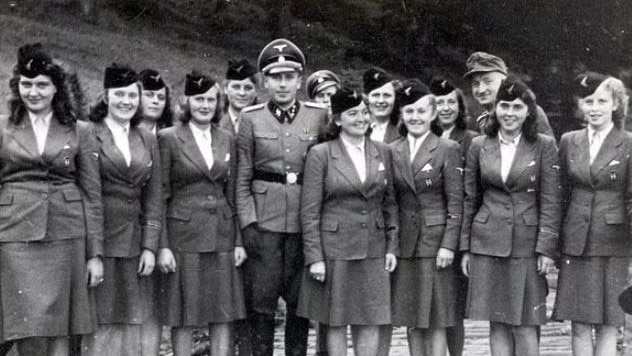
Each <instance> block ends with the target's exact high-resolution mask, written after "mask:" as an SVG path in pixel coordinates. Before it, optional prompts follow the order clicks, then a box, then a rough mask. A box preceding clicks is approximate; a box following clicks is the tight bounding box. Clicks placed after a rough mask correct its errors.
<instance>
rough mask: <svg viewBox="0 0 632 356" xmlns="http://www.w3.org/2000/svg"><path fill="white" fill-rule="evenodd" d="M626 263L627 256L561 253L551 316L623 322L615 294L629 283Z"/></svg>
mask: <svg viewBox="0 0 632 356" xmlns="http://www.w3.org/2000/svg"><path fill="white" fill-rule="evenodd" d="M629 263H630V258H628V257H570V256H564V257H563V258H562V262H561V266H560V275H559V279H558V282H557V295H556V298H555V307H554V309H553V319H554V320H570V321H574V322H579V323H585V324H605V325H613V326H623V321H624V316H625V314H624V312H623V310H622V309H621V307H620V306H619V303H618V297H619V294H620V293H621V292H623V290H624V289H625V287H626V286H627V285H628V279H627V277H628V264H629Z"/></svg>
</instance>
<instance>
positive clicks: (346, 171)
mask: <svg viewBox="0 0 632 356" xmlns="http://www.w3.org/2000/svg"><path fill="white" fill-rule="evenodd" d="M331 157H332V158H333V159H334V167H335V168H336V170H338V172H340V173H341V175H342V176H343V177H344V178H345V179H346V180H348V181H349V183H351V185H353V186H354V187H355V188H356V189H357V190H358V191H359V192H361V193H362V194H364V187H363V184H362V181H360V176H359V175H358V172H357V171H356V169H355V166H354V165H353V161H351V158H350V157H349V154H348V153H347V150H346V149H345V147H344V144H343V143H342V140H341V139H340V138H338V139H337V140H335V141H333V142H332V145H331ZM367 169H368V167H367Z"/></svg>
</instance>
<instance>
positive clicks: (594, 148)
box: [590, 131, 600, 165]
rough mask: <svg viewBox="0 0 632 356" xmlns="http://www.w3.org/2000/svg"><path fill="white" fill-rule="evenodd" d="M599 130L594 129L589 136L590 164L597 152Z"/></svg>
mask: <svg viewBox="0 0 632 356" xmlns="http://www.w3.org/2000/svg"><path fill="white" fill-rule="evenodd" d="M599 148H600V146H599V132H598V131H595V132H593V134H592V137H591V138H590V164H591V165H592V164H593V162H594V161H595V157H597V153H599Z"/></svg>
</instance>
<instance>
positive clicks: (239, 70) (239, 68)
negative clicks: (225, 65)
mask: <svg viewBox="0 0 632 356" xmlns="http://www.w3.org/2000/svg"><path fill="white" fill-rule="evenodd" d="M242 69H244V65H243V64H242V65H240V66H239V67H237V68H235V72H237V73H239V72H241V70H242Z"/></svg>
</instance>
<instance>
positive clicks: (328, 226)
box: [320, 220, 338, 231]
mask: <svg viewBox="0 0 632 356" xmlns="http://www.w3.org/2000/svg"><path fill="white" fill-rule="evenodd" d="M320 228H321V229H323V230H324V231H338V221H334V220H324V221H322V222H321V223H320Z"/></svg>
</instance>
